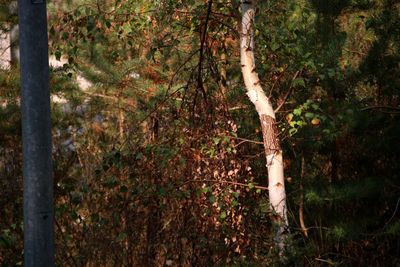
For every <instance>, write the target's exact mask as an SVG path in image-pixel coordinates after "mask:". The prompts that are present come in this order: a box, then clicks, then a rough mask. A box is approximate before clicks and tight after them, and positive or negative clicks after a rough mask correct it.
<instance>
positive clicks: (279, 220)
mask: <svg viewBox="0 0 400 267" xmlns="http://www.w3.org/2000/svg"><path fill="white" fill-rule="evenodd" d="M255 6H256V0H242V2H241V12H242V23H241V35H240V63H241V67H242V74H243V79H244V83H245V86H246V90H247V95H248V97H249V98H250V101H251V102H252V103H253V104H254V106H255V108H256V110H257V113H258V115H259V117H260V122H261V129H262V133H263V139H264V148H265V155H266V158H267V169H268V189H269V201H270V205H271V209H272V211H273V213H274V214H275V215H276V216H273V217H274V218H275V219H274V225H275V226H276V229H275V242H276V245H277V246H278V248H279V250H280V252H282V251H283V249H284V246H285V240H286V234H285V233H286V230H287V227H288V221H287V214H286V213H287V212H286V193H285V183H284V174H283V157H282V150H281V147H280V145H279V132H278V129H277V126H276V121H275V112H274V109H273V107H272V104H271V102H270V100H269V98H268V97H267V96H266V94H265V93H264V90H263V88H262V86H261V83H260V79H259V77H258V74H257V72H256V68H255V60H254V39H253V38H254V34H253V23H254V15H255Z"/></svg>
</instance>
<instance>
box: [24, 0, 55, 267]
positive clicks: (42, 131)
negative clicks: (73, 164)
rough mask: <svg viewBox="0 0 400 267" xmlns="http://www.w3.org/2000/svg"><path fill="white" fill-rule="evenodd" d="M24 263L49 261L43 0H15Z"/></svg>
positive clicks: (50, 194)
mask: <svg viewBox="0 0 400 267" xmlns="http://www.w3.org/2000/svg"><path fill="white" fill-rule="evenodd" d="M18 13H19V16H18V17H19V36H20V67H21V107H22V143H23V175H24V261H25V263H24V264H25V266H26V267H28V266H29V267H30V266H35V267H36V266H37V267H39V266H40V267H42V266H43V267H47V266H54V233H53V232H54V226H53V216H54V211H53V173H52V158H51V151H52V147H51V119H50V92H49V58H48V36H47V15H46V1H45V0H19V1H18Z"/></svg>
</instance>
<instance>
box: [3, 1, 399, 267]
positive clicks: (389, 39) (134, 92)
mask: <svg viewBox="0 0 400 267" xmlns="http://www.w3.org/2000/svg"><path fill="white" fill-rule="evenodd" d="M9 5H10V2H9V1H5V0H1V1H0V29H1V31H2V33H4V34H6V33H7V32H9V31H10V29H12V27H13V26H14V25H16V24H17V23H18V18H17V16H16V15H15V13H14V12H10V8H9ZM239 6H240V1H238V0H208V1H200V0H153V1H143V0H115V1H111V0H97V1H94V0H87V1H83V0H69V1H55V0H52V1H49V2H48V17H49V39H50V53H51V57H52V58H53V61H56V60H58V62H59V64H54V65H53V67H52V68H51V81H50V87H51V92H52V116H53V118H52V121H53V159H54V186H55V188H54V190H55V228H56V262H57V265H58V266H281V265H287V266H400V257H399V256H398V255H400V221H399V218H400V211H399V209H400V207H399V204H400V203H399V202H400V182H399V173H400V164H399V161H400V154H399V153H398V151H397V149H399V147H400V135H399V134H400V120H399V115H400V103H399V101H400V99H399V93H400V2H399V1H395V0H300V1H295V0H287V1H278V0H269V1H258V8H257V14H256V22H255V26H256V30H255V42H256V44H255V45H256V50H255V52H256V62H257V71H258V73H259V75H260V78H261V80H262V84H263V87H264V88H265V89H266V94H267V95H268V96H270V97H271V99H272V101H273V105H274V107H276V108H277V123H278V128H279V131H280V138H281V140H282V144H281V145H282V149H283V155H284V164H285V178H286V191H287V202H288V218H289V225H290V233H289V237H290V246H288V247H287V252H286V253H285V255H286V256H285V259H284V261H282V259H281V257H280V256H279V253H278V252H277V251H276V249H275V247H274V240H273V230H272V229H273V223H272V221H273V217H274V216H275V214H274V213H273V212H271V210H270V208H269V203H268V191H267V186H268V184H267V177H266V176H267V172H266V168H265V156H264V149H263V145H262V144H263V143H262V133H261V132H260V126H259V125H260V123H259V118H258V116H257V113H256V112H255V110H254V107H253V106H252V104H251V102H250V101H249V100H248V98H247V96H246V90H245V88H244V83H243V80H242V76H241V66H240V59H239V53H240V51H239V38H240V36H239V25H240V11H239ZM2 49H3V50H4V51H5V50H6V49H8V47H4V48H2ZM4 51H0V53H5V52H4ZM11 63H12V64H11V66H10V67H7V68H5V67H4V68H3V69H2V70H0V218H1V219H0V264H1V265H2V266H18V265H21V264H22V261H23V260H22V259H23V231H22V230H23V225H22V221H23V220H22V214H23V212H22V203H23V202H22V171H21V169H22V166H21V161H22V155H21V150H22V149H21V126H20V125H21V122H20V121H21V117H20V111H19V110H20V107H19V87H20V84H19V70H18V63H17V62H11Z"/></svg>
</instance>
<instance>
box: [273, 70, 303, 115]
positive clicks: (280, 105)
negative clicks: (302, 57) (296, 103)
mask: <svg viewBox="0 0 400 267" xmlns="http://www.w3.org/2000/svg"><path fill="white" fill-rule="evenodd" d="M299 73H300V71H299V70H298V71H296V73H295V74H294V76H293V78H292V81H291V82H290V87H289V90H288V91H287V93H286V95H285V97H284V98H283V99H282V102H281V103H280V104H279V106H278V107H277V108H276V109H275V113H276V112H278V111H279V110H280V109H281V108H282V107H283V105H284V104H285V103H286V100H287V99H288V97H289V95H290V93H291V92H292V90H293V81H294V80H295V79H296V78H297V76H298V75H299Z"/></svg>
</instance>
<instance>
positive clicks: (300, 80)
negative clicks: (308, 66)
mask: <svg viewBox="0 0 400 267" xmlns="http://www.w3.org/2000/svg"><path fill="white" fill-rule="evenodd" d="M293 86H295V87H296V86H300V87H306V83H305V81H304V79H303V78H296V79H294V80H293Z"/></svg>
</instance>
